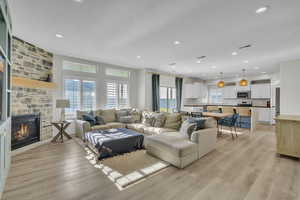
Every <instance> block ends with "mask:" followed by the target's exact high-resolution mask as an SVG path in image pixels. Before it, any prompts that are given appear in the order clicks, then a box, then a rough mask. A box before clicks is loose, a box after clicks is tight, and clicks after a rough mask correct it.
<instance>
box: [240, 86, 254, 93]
mask: <svg viewBox="0 0 300 200" xmlns="http://www.w3.org/2000/svg"><path fill="white" fill-rule="evenodd" d="M251 87H252V86H250V85H248V86H239V85H238V86H236V90H237V91H238V92H244V91H250V90H251Z"/></svg>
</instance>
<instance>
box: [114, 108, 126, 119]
mask: <svg viewBox="0 0 300 200" xmlns="http://www.w3.org/2000/svg"><path fill="white" fill-rule="evenodd" d="M128 115H129V112H128V110H126V109H125V110H117V111H116V117H117V120H118V121H120V118H121V117H125V116H128Z"/></svg>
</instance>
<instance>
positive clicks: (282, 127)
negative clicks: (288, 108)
mask: <svg viewBox="0 0 300 200" xmlns="http://www.w3.org/2000/svg"><path fill="white" fill-rule="evenodd" d="M276 138H277V153H279V154H281V155H287V156H292V157H296V158H300V118H299V116H291V115H279V116H278V117H277V118H276Z"/></svg>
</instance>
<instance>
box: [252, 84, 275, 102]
mask: <svg viewBox="0 0 300 200" xmlns="http://www.w3.org/2000/svg"><path fill="white" fill-rule="evenodd" d="M251 98H253V99H263V98H264V99H267V98H271V85H270V84H254V85H252V86H251Z"/></svg>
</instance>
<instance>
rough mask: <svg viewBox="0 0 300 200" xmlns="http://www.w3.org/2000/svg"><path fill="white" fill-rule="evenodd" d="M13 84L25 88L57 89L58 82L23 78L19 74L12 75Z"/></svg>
mask: <svg viewBox="0 0 300 200" xmlns="http://www.w3.org/2000/svg"><path fill="white" fill-rule="evenodd" d="M12 85H13V86H19V87H25V88H44V89H55V88H56V86H57V85H56V84H55V83H51V82H46V81H38V80H33V79H29V78H23V77H18V76H12Z"/></svg>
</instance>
